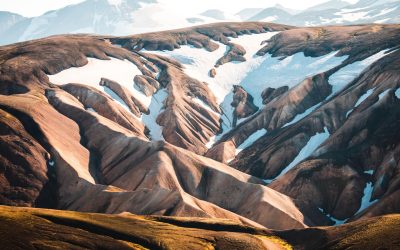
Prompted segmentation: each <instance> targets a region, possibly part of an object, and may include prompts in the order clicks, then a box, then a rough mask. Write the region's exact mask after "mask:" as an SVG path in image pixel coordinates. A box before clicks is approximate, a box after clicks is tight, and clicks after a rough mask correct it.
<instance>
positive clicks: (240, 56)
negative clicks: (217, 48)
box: [215, 43, 246, 67]
mask: <svg viewBox="0 0 400 250" xmlns="http://www.w3.org/2000/svg"><path fill="white" fill-rule="evenodd" d="M227 46H228V47H229V51H228V52H227V53H226V54H225V55H224V56H223V57H221V58H220V59H218V61H217V63H216V64H215V67H219V66H221V65H223V64H225V63H228V62H233V61H237V62H244V61H246V58H244V55H245V54H246V50H245V49H244V48H243V47H242V46H241V45H239V44H234V43H227Z"/></svg>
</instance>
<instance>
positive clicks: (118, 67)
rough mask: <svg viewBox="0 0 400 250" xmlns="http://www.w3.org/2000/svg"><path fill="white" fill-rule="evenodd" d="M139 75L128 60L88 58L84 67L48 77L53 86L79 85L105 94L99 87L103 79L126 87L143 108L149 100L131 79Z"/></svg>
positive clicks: (138, 71) (148, 103) (102, 88)
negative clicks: (135, 86) (84, 85)
mask: <svg viewBox="0 0 400 250" xmlns="http://www.w3.org/2000/svg"><path fill="white" fill-rule="evenodd" d="M141 74H142V72H140V70H139V69H138V68H137V67H136V65H135V64H133V63H131V62H129V61H128V60H119V59H116V58H111V60H99V59H96V58H88V63H87V64H86V65H84V66H82V67H73V68H69V69H66V70H63V71H61V72H59V73H57V74H55V75H49V79H50V82H52V83H54V84H59V85H60V84H61V85H62V84H67V83H81V84H87V85H90V86H92V87H95V88H97V89H99V90H101V91H104V92H106V91H105V90H104V87H103V86H100V85H99V82H100V79H101V78H102V77H105V78H108V79H110V80H113V81H116V82H118V83H119V84H121V85H122V86H124V87H126V88H127V89H129V90H130V91H131V93H132V94H133V95H134V96H135V97H136V98H137V99H138V100H139V101H141V102H142V103H143V104H144V105H145V106H149V105H150V102H151V98H150V97H147V96H145V95H144V94H143V93H141V92H140V91H138V90H136V89H135V88H134V86H133V78H134V77H135V76H136V75H141Z"/></svg>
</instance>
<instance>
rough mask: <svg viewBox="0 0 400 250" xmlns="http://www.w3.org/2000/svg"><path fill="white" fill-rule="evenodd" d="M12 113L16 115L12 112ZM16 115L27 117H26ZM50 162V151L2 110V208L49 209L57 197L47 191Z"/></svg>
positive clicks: (0, 129)
mask: <svg viewBox="0 0 400 250" xmlns="http://www.w3.org/2000/svg"><path fill="white" fill-rule="evenodd" d="M5 109H7V110H8V109H9V108H8V107H5ZM9 111H10V112H12V113H14V112H15V110H12V109H9ZM16 114H17V115H18V116H20V117H24V114H23V113H16ZM31 129H32V130H33V129H34V128H31ZM32 130H31V132H32ZM48 161H50V159H49V154H48V153H47V151H46V150H45V149H44V148H43V147H42V146H41V145H40V144H39V143H38V142H37V141H36V139H35V138H33V137H32V136H31V135H30V134H29V132H28V131H26V129H25V128H24V126H23V124H21V122H20V121H19V120H18V119H17V118H16V117H15V116H13V115H12V114H11V113H9V112H7V111H5V110H3V109H0V166H1V167H0V204H3V205H11V206H47V205H49V204H50V203H51V202H50V201H49V200H50V199H52V198H53V197H51V196H49V194H51V192H47V191H48V190H46V189H45V186H46V184H47V183H49V178H48V176H47V172H48V166H49V164H50V163H48ZM52 164H54V162H52ZM46 192H47V194H46Z"/></svg>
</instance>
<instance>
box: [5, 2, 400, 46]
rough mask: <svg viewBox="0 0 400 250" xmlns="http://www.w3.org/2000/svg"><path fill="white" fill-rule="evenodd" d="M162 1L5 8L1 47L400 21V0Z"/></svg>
mask: <svg viewBox="0 0 400 250" xmlns="http://www.w3.org/2000/svg"><path fill="white" fill-rule="evenodd" d="M167 7H168V6H166V5H165V4H160V3H159V2H157V0H121V1H117V2H116V1H111V0H87V1H84V2H82V3H79V4H74V5H69V6H66V7H64V8H61V9H58V10H54V11H49V12H47V13H45V14H43V15H41V16H38V17H33V18H26V17H22V16H20V15H18V14H14V13H10V12H0V45H2V44H3V45H4V44H9V43H14V42H19V41H26V40H31V39H35V38H41V37H46V36H50V35H55V34H68V33H96V34H108V35H129V34H134V33H143V32H149V31H159V30H165V29H172V28H181V27H186V26H189V25H193V24H203V23H211V22H220V21H264V22H274V23H282V24H288V25H294V26H318V25H335V24H338V25H346V24H361V23H398V22H399V20H400V18H399V16H400V8H399V7H400V1H399V0H379V1H371V0H360V1H359V2H357V3H356V4H349V3H348V2H346V1H342V0H331V1H328V2H326V3H323V4H319V5H316V6H314V7H311V8H309V9H307V10H304V11H298V10H292V9H288V8H285V7H283V6H281V5H276V6H274V7H269V8H265V9H262V8H247V9H243V10H241V11H239V12H238V13H236V14H233V13H226V12H225V11H223V10H220V9H209V10H206V11H204V12H202V13H199V14H198V15H192V14H190V13H185V12H183V13H182V11H176V10H171V9H168V10H167V9H166V8H167Z"/></svg>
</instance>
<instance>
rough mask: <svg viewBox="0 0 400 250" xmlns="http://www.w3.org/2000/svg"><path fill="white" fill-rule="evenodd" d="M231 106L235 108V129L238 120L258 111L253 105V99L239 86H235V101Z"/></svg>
mask: <svg viewBox="0 0 400 250" xmlns="http://www.w3.org/2000/svg"><path fill="white" fill-rule="evenodd" d="M231 106H232V107H234V111H233V126H234V127H235V126H236V123H237V119H241V118H246V117H248V116H250V115H252V114H254V113H255V112H257V111H258V107H257V106H256V105H254V103H253V97H252V96H251V95H249V94H248V93H247V92H246V91H245V90H244V89H243V88H242V87H241V86H239V85H234V86H233V101H232V103H231Z"/></svg>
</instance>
